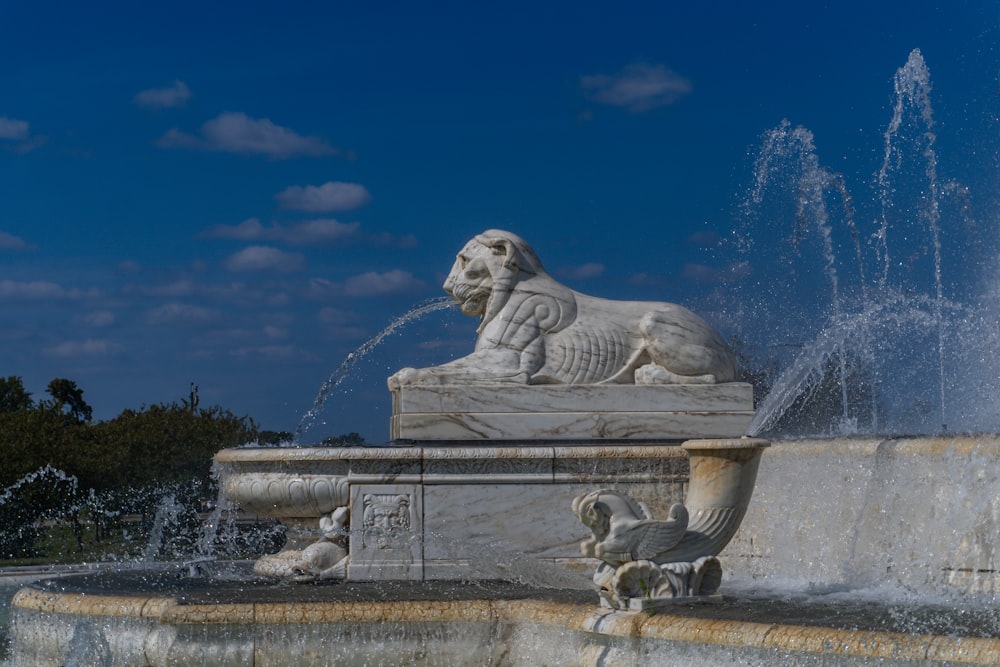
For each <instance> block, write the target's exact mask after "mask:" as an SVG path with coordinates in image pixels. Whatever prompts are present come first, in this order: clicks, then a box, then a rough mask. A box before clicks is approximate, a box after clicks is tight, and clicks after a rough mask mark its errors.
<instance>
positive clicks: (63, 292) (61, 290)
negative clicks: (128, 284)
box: [0, 280, 99, 299]
mask: <svg viewBox="0 0 1000 667" xmlns="http://www.w3.org/2000/svg"><path fill="white" fill-rule="evenodd" d="M98 294H99V292H98V291H97V290H96V289H95V288H90V289H86V290H83V289H79V288H71V289H66V288H65V287H63V286H62V285H59V284H57V283H53V282H49V281H47V280H32V281H28V282H19V281H16V280H0V299H84V298H92V297H96V296H98Z"/></svg>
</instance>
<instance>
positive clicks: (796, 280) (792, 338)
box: [736, 50, 985, 435]
mask: <svg viewBox="0 0 1000 667" xmlns="http://www.w3.org/2000/svg"><path fill="white" fill-rule="evenodd" d="M893 93H894V104H893V107H892V116H891V118H890V120H889V123H888V125H887V127H886V130H885V132H884V134H883V147H882V160H881V164H880V166H879V169H878V171H877V172H876V174H875V177H874V186H875V190H876V192H875V196H874V197H873V198H872V199H871V202H872V205H873V206H874V208H875V211H874V212H873V214H872V218H871V219H872V220H873V221H874V229H875V231H874V232H873V233H872V234H871V237H870V244H869V245H868V248H867V250H870V251H871V253H870V254H869V253H866V246H865V244H863V243H862V238H863V237H862V234H861V233H860V232H859V229H858V225H857V223H856V211H855V205H854V199H853V198H852V197H851V195H850V193H849V192H848V189H847V186H846V182H845V179H844V177H843V175H841V174H839V173H836V172H833V171H831V170H830V169H828V168H826V167H824V166H823V165H822V163H821V162H820V159H819V156H818V152H817V150H816V146H815V142H814V138H813V135H812V133H811V132H810V131H809V130H807V129H805V128H802V127H793V126H792V125H791V123H789V122H788V121H783V122H782V123H781V124H780V125H779V126H778V127H776V128H774V129H773V130H771V131H769V132H767V133H766V134H765V135H764V138H763V141H762V145H761V149H760V153H759V155H758V157H757V159H756V160H755V163H754V178H753V181H752V185H751V188H750V190H749V193H748V195H747V196H746V199H745V201H744V204H743V217H744V225H743V229H742V230H741V233H740V239H739V240H738V241H739V242H738V249H739V251H740V252H741V253H742V254H743V256H744V257H743V261H744V262H752V263H753V264H754V265H755V268H757V269H758V276H757V278H756V280H754V281H752V282H751V283H750V284H743V285H739V286H737V287H738V289H737V290H736V294H737V295H738V298H739V299H740V300H741V303H744V304H748V305H747V306H746V307H745V311H746V313H747V315H748V316H747V318H746V321H744V322H741V329H743V330H744V331H757V332H763V333H764V334H766V335H771V336H776V337H777V339H775V338H772V339H771V341H770V342H769V343H764V344H765V345H766V346H768V347H769V348H770V350H771V353H774V351H775V350H776V349H778V348H780V349H781V351H782V353H783V354H784V356H785V358H783V359H778V362H779V365H780V366H781V367H782V368H784V369H785V370H784V371H783V372H782V373H781V374H779V375H778V377H777V380H776V381H775V382H774V384H773V386H772V390H771V392H770V395H769V396H768V397H767V398H766V399H765V401H764V402H763V403H762V404H761V405H760V406H759V408H758V414H757V418H756V419H755V421H754V423H753V426H752V427H751V434H756V433H761V432H767V431H769V430H770V429H775V428H778V431H777V432H781V423H782V417H783V415H784V414H785V413H787V412H788V411H789V410H792V409H798V408H801V406H802V405H803V404H804V403H806V402H808V401H809V400H810V399H812V398H813V397H816V396H820V397H822V400H827V401H829V400H830V398H829V395H828V394H830V393H831V392H830V391H827V390H824V389H823V387H824V385H825V384H826V385H831V386H832V385H834V384H836V385H839V386H838V387H837V391H836V393H837V394H839V402H840V409H839V417H836V418H834V417H833V415H832V411H831V410H829V409H825V408H824V409H822V410H821V412H825V413H827V416H829V417H831V418H832V422H831V424H832V428H831V424H827V425H825V426H823V425H819V424H816V425H815V427H816V429H817V431H813V432H812V434H818V432H820V431H823V432H825V433H827V434H838V435H848V434H852V433H859V432H864V431H868V432H878V431H884V430H886V429H890V430H892V429H902V432H912V431H913V430H914V428H917V429H919V430H921V431H923V432H941V431H946V430H947V423H948V416H949V415H952V416H955V415H956V413H961V412H963V410H964V409H963V408H962V407H961V406H956V409H952V408H951V403H955V401H954V397H953V396H952V394H954V393H955V390H954V388H953V387H950V386H949V373H960V372H961V371H960V368H959V369H958V370H956V369H957V368H958V367H957V364H955V363H953V362H954V357H959V356H962V355H965V356H968V355H969V354H970V353H969V352H968V351H967V350H965V351H963V350H958V349H955V348H956V346H957V345H960V344H965V345H967V344H968V343H969V341H974V340H981V339H982V334H981V333H978V334H977V332H976V327H981V326H983V325H984V324H985V322H984V321H983V320H982V318H980V317H978V316H977V315H976V310H977V309H976V308H970V307H965V306H963V305H962V304H960V303H958V302H956V301H954V300H951V299H949V298H948V297H947V296H946V295H945V289H944V281H943V278H942V274H943V268H942V267H943V263H944V262H943V258H942V236H943V230H942V223H943V220H945V218H944V217H943V215H944V206H943V205H944V204H945V203H947V202H948V200H951V201H953V202H954V203H956V204H957V208H956V211H955V212H956V213H957V214H958V215H957V216H955V218H956V219H958V220H960V221H961V222H964V223H969V201H968V190H967V188H965V187H964V186H962V185H961V184H959V183H957V182H954V181H948V182H943V183H942V181H941V179H940V178H939V175H938V155H937V151H936V148H935V143H936V135H935V133H934V114H933V110H932V106H931V97H930V93H931V81H930V71H929V69H928V67H927V65H926V63H925V62H924V59H923V56H922V55H921V53H920V51H919V50H914V51H913V52H911V53H910V55H909V58H908V59H907V62H906V64H905V65H904V66H902V67H900V68H899V70H897V72H896V74H895V77H894V79H893ZM789 220H791V221H793V222H792V224H791V225H789ZM769 226H770V228H769ZM789 227H790V228H791V230H790V232H789V231H788V230H789ZM755 235H757V236H760V237H762V238H772V237H773V236H775V235H777V236H778V237H779V238H782V239H783V240H784V243H782V244H780V246H779V247H777V248H772V247H768V248H765V249H764V250H763V252H754V251H755V242H754V240H753V237H754V236H755ZM840 248H851V249H852V251H853V252H851V253H850V255H847V256H845V258H841V257H840V256H839V255H838V250H839V249H840ZM771 255H773V256H774V259H773V260H772V261H771V262H770V263H768V260H769V259H770V256H771ZM852 260H853V262H854V263H855V265H856V266H855V267H853V268H852V267H850V262H851V261H852ZM872 263H874V266H875V267H876V268H875V269H874V270H870V269H869V268H868V267H869V265H871V264H872ZM816 267H821V273H819V275H820V276H821V277H822V278H823V280H822V285H823V289H818V288H817V286H816V280H815V279H813V278H810V273H815V268H816ZM823 295H825V297H824V296H823ZM775 297H778V298H775ZM794 304H800V305H801V308H798V309H796V307H795V305H794ZM817 314H818V315H819V317H817ZM817 325H818V326H817ZM949 346H951V347H950V348H949ZM789 350H795V351H796V352H795V354H792V355H789V354H788V351H789ZM918 369H919V370H918ZM907 377H909V378H911V381H910V383H906V382H903V381H902V380H903V379H904V378H907ZM889 381H891V382H892V383H893V395H892V396H887V395H886V394H884V393H883V392H882V390H881V389H882V387H883V386H885V385H886V383H887V382H889ZM928 386H933V387H934V392H933V394H934V395H933V396H931V395H930V394H929V392H928V391H927V387H928ZM852 390H853V391H854V394H855V395H853V396H852V395H851V393H852ZM858 393H861V394H863V395H864V399H863V400H862V399H861V398H859V397H858V395H857V394H858ZM897 394H898V395H897ZM949 399H952V400H949ZM863 403H864V404H867V407H864V406H863V405H862V404H863ZM929 414H936V415H937V416H936V418H934V419H928V415H929ZM905 418H914V419H915V422H911V423H909V424H908V423H907V422H906V421H905ZM914 424H917V425H916V426H915V425H914ZM959 428H965V429H968V428H970V426H969V424H968V423H967V422H964V423H961V424H960V426H959Z"/></svg>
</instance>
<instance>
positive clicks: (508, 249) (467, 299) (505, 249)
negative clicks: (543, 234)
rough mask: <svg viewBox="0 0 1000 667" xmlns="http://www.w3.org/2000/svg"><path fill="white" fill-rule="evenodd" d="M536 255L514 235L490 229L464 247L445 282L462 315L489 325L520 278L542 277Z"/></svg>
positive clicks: (446, 289) (445, 286) (446, 288)
mask: <svg viewBox="0 0 1000 667" xmlns="http://www.w3.org/2000/svg"><path fill="white" fill-rule="evenodd" d="M543 272H544V269H542V263H541V262H540V261H539V259H538V256H537V255H535V251H534V250H532V249H531V246H529V245H528V244H527V243H525V242H524V239H522V238H521V237H520V236H518V235H517V234H512V233H511V232H506V231H502V230H499V229H489V230H486V231H485V232H483V233H482V234H479V235H478V236H476V237H475V238H473V239H472V240H471V241H469V242H468V243H466V244H465V247H464V248H462V250H461V251H460V252H459V253H458V256H457V257H456V258H455V263H454V264H453V265H452V267H451V271H450V272H449V273H448V278H447V279H446V280H445V281H444V291H445V292H447V293H448V294H450V295H451V296H452V298H454V299H455V301H457V302H458V303H459V305H460V306H461V308H462V312H463V313H465V314H466V315H470V316H473V317H482V318H483V323H484V324H485V323H486V322H489V321H490V320H491V319H493V317H494V316H495V315H496V314H497V313H498V312H500V310H502V309H503V306H504V305H505V304H506V303H507V299H508V298H510V293H511V291H513V289H514V285H515V284H516V282H517V281H518V280H519V279H521V278H523V277H524V276H521V275H519V274H529V275H533V274H538V273H543Z"/></svg>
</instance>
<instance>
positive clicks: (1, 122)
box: [0, 116, 48, 153]
mask: <svg viewBox="0 0 1000 667" xmlns="http://www.w3.org/2000/svg"><path fill="white" fill-rule="evenodd" d="M30 128H31V126H30V125H28V122H27V121H24V120H18V119H16V118H10V117H8V116H0V141H11V142H17V143H15V144H14V145H9V144H8V145H7V146H5V148H7V150H10V151H14V152H15V153H27V152H29V151H33V150H35V149H36V148H38V147H39V146H41V145H42V144H44V143H45V142H46V141H48V137H43V136H40V135H35V136H32V135H31V129H30Z"/></svg>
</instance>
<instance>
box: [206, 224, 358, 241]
mask: <svg viewBox="0 0 1000 667" xmlns="http://www.w3.org/2000/svg"><path fill="white" fill-rule="evenodd" d="M360 227H361V225H360V223H357V222H339V221H337V220H334V219H333V218H321V219H318V220H306V221H305V222H300V223H296V224H294V225H290V226H287V227H283V226H281V225H271V226H270V227H265V226H264V225H262V224H261V223H260V220H258V219H257V218H249V219H247V220H244V221H243V222H241V223H240V224H238V225H215V226H213V227H210V228H209V229H207V230H205V232H204V233H203V234H202V235H203V236H207V237H209V238H219V239H237V240H240V241H279V242H282V243H289V244H291V245H314V244H319V243H331V242H334V241H342V240H344V239H348V238H351V237H354V236H356V235H357V233H358V229H359V228H360Z"/></svg>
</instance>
